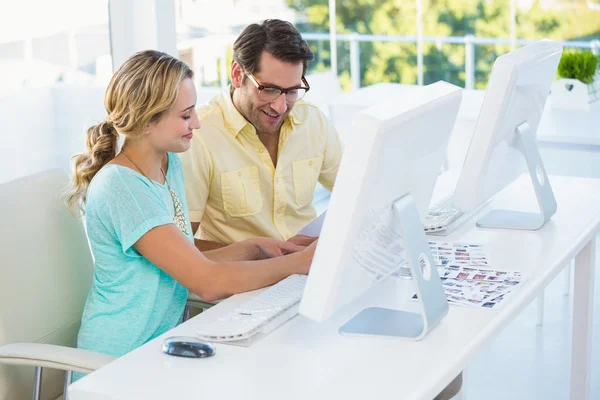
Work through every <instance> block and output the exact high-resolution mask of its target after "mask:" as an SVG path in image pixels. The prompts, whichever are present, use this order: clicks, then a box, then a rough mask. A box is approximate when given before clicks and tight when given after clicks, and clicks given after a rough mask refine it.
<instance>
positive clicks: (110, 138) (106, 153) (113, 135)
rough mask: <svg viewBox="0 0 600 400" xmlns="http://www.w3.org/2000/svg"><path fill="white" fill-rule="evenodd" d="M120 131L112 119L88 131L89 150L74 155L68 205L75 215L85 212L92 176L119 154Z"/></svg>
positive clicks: (87, 143)
mask: <svg viewBox="0 0 600 400" xmlns="http://www.w3.org/2000/svg"><path fill="white" fill-rule="evenodd" d="M118 139H119V133H118V132H117V130H116V129H115V127H114V125H113V123H112V122H111V121H110V120H107V121H105V122H102V123H100V124H98V125H94V126H92V127H90V128H89V129H88V131H87V140H86V145H87V151H86V152H85V153H83V154H78V155H76V156H74V157H73V177H72V179H71V185H70V187H69V188H68V196H67V206H68V207H69V210H70V211H71V213H72V214H73V215H76V216H83V215H84V214H85V209H84V206H85V200H86V195H87V189H88V186H89V185H90V182H91V181H92V178H94V176H95V175H96V174H97V173H98V171H100V169H101V168H102V167H104V166H105V165H106V164H107V163H108V162H109V161H110V160H112V159H113V158H114V157H115V156H116V155H117V143H118Z"/></svg>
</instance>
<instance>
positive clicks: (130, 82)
mask: <svg viewBox="0 0 600 400" xmlns="http://www.w3.org/2000/svg"><path fill="white" fill-rule="evenodd" d="M193 77H194V73H193V71H192V70H191V69H190V68H189V67H188V66H187V64H186V63H184V62H183V61H181V60H178V59H176V58H174V57H171V56H170V55H168V54H166V53H162V52H159V51H155V50H146V51H141V52H138V53H136V54H134V55H133V56H131V57H130V58H129V59H128V60H127V61H125V62H124V63H123V65H121V67H120V68H119V69H118V70H117V72H115V74H114V75H113V77H112V79H111V80H110V83H109V84H108V88H107V89H106V94H105V96H104V107H105V108H106V112H107V113H108V116H107V117H106V120H105V121H103V122H101V123H100V124H97V125H94V126H92V127H90V128H89V129H88V131H87V140H86V145H87V151H86V152H85V153H83V154H78V155H76V156H74V157H73V177H72V180H71V185H70V186H69V188H68V195H67V205H68V207H69V209H70V210H71V212H72V213H73V214H74V215H78V216H82V215H83V214H85V210H84V206H85V201H86V194H87V189H88V186H89V184H90V182H91V181H92V178H94V176H95V175H96V174H97V173H98V171H100V169H101V168H102V167H104V166H105V165H106V164H107V163H108V162H109V161H110V160H112V159H113V158H114V157H115V156H116V155H117V147H118V145H117V144H118V139H119V133H120V134H123V135H125V137H128V138H134V137H137V136H139V135H141V134H142V132H143V131H144V129H145V128H146V127H147V126H148V124H150V123H152V122H156V121H158V120H159V119H160V118H161V117H162V116H163V114H164V113H165V112H166V111H168V110H169V109H170V108H171V107H172V106H173V104H174V103H175V101H176V100H177V95H178V93H179V84H180V83H181V81H183V80H184V79H186V78H190V79H193Z"/></svg>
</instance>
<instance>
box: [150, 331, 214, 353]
mask: <svg viewBox="0 0 600 400" xmlns="http://www.w3.org/2000/svg"><path fill="white" fill-rule="evenodd" d="M162 350H163V351H164V352H165V353H166V354H169V355H171V356H177V357H190V358H206V357H212V356H214V355H215V348H214V347H213V346H212V345H211V344H210V343H206V342H203V341H201V340H199V339H196V338H195V337H186V336H173V337H169V338H166V339H165V340H164V341H163V345H162Z"/></svg>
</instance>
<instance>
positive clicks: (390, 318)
mask: <svg viewBox="0 0 600 400" xmlns="http://www.w3.org/2000/svg"><path fill="white" fill-rule="evenodd" d="M393 210H394V215H395V217H396V218H397V219H398V222H399V224H398V226H399V230H400V232H399V233H400V235H401V236H402V238H403V242H404V243H403V245H404V248H405V250H406V257H407V259H408V263H409V264H410V270H411V273H412V277H413V282H414V283H415V288H414V289H415V291H416V293H417V297H418V307H419V312H407V311H399V310H392V309H387V308H379V307H371V308H366V309H364V310H362V311H361V312H360V313H358V314H357V315H356V316H354V317H353V318H352V319H351V320H350V321H348V322H347V323H346V324H345V325H343V326H342V327H341V328H340V333H341V334H347V335H370V336H384V337H394V338H404V339H410V340H421V339H422V338H423V337H424V336H425V335H426V334H427V333H428V332H429V331H431V330H432V329H433V328H435V327H436V326H437V324H439V322H440V321H441V320H442V318H444V317H445V316H446V314H447V313H448V302H447V300H446V294H445V293H444V289H443V287H442V282H441V280H440V277H439V275H438V271H437V267H436V265H435V262H434V260H433V257H432V255H431V249H430V248H429V243H428V241H427V237H426V236H425V232H424V230H423V224H422V223H421V219H420V217H419V213H418V211H417V208H416V206H415V203H414V201H413V198H412V196H411V195H410V194H407V195H405V196H402V197H401V198H399V199H398V200H396V201H395V202H394V204H393ZM411 294H412V293H411Z"/></svg>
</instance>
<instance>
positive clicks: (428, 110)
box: [299, 82, 462, 339]
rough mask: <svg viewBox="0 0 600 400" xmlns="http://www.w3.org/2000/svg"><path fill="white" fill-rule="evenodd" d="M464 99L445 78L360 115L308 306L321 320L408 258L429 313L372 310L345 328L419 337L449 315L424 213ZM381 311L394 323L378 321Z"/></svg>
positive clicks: (303, 308) (307, 312)
mask: <svg viewBox="0 0 600 400" xmlns="http://www.w3.org/2000/svg"><path fill="white" fill-rule="evenodd" d="M461 97H462V89H461V88H459V87H457V86H454V85H451V84H449V83H446V82H437V83H435V84H431V85H428V86H425V87H423V88H420V89H419V90H418V91H415V92H414V93H413V94H412V95H411V96H410V97H407V98H406V99H404V100H403V101H401V102H397V101H395V102H386V103H383V104H379V105H376V106H373V107H370V108H368V109H365V110H363V111H361V112H360V113H359V114H358V116H357V117H356V119H355V120H354V125H353V129H354V132H355V133H354V135H353V136H354V139H353V140H352V142H350V143H349V145H348V146H347V148H346V149H345V151H344V156H343V158H342V161H341V164H340V169H339V172H338V175H337V179H336V183H335V188H334V190H333V192H332V195H331V199H330V202H329V208H328V210H327V216H326V217H325V220H324V222H323V226H322V229H321V235H320V239H319V243H318V246H317V249H316V252H315V256H314V259H313V262H312V266H311V271H310V274H309V276H308V280H307V283H306V287H305V291H304V295H303V297H302V301H301V303H300V310H299V312H300V314H302V315H304V316H306V317H308V318H310V319H313V320H315V321H323V320H325V319H327V318H329V317H330V316H331V315H332V314H333V313H334V312H335V311H336V310H338V309H339V308H340V307H342V306H344V305H345V304H347V303H349V302H351V301H353V300H354V299H356V298H357V297H358V296H360V295H361V294H363V293H364V292H365V291H366V290H367V289H369V288H371V287H372V286H373V285H376V284H377V283H379V282H381V281H382V280H384V279H385V278H387V277H388V276H389V275H390V274H392V273H393V272H394V271H396V270H398V268H399V267H400V265H401V263H402V261H403V260H404V257H406V259H407V260H409V261H410V262H409V264H410V265H411V272H412V273H413V279H415V281H416V282H417V284H418V286H419V290H418V291H417V293H418V294H419V299H420V301H421V302H422V304H423V309H424V312H423V313H421V314H417V315H416V316H415V315H414V314H411V313H404V314H396V313H395V310H384V311H381V310H379V311H378V310H375V311H373V310H371V309H367V310H363V312H362V313H360V314H359V315H357V316H356V317H355V318H354V319H353V320H352V321H350V322H349V323H348V324H350V325H349V329H344V327H342V329H341V332H345V333H357V334H360V333H365V334H382V335H385V336H401V337H410V338H414V339H419V338H420V337H423V336H424V335H425V334H426V333H427V331H428V330H430V329H431V328H432V327H433V326H435V325H436V324H437V323H438V322H439V320H441V318H443V316H444V315H445V313H446V312H447V310H448V304H447V302H446V298H445V295H444V291H443V289H442V287H441V282H440V279H439V276H438V274H437V269H436V268H435V263H434V262H433V261H432V259H431V252H430V250H429V246H428V243H427V239H426V237H425V234H424V231H423V225H422V223H421V216H423V215H425V214H426V212H427V207H428V205H429V202H430V198H431V195H432V192H433V188H434V185H435V180H436V177H437V175H438V173H439V171H440V167H441V164H442V161H443V158H444V155H445V152H446V146H447V143H448V139H449V136H450V133H451V132H452V128H453V126H454V122H455V119H456V115H457V113H458V109H459V107H460V102H461ZM403 252H405V255H403ZM430 261H431V263H430ZM415 266H418V268H419V271H418V273H415V269H413V268H417V267H415ZM432 266H433V268H431V267H432ZM421 267H422V268H421ZM369 310H371V311H369ZM364 313H366V314H368V315H365V314H364ZM407 314H411V315H407ZM361 315H362V317H361ZM361 318H362V319H361ZM373 319H375V320H378V321H380V322H384V321H385V322H386V324H384V325H385V326H383V325H379V326H377V325H378V324H376V323H373V322H372V320H373ZM393 321H396V323H394V322H393ZM348 324H346V325H345V327H346V328H348ZM390 327H391V328H390ZM353 328H355V329H353ZM379 328H380V329H379ZM378 329H379V330H378ZM390 329H391V330H390Z"/></svg>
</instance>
